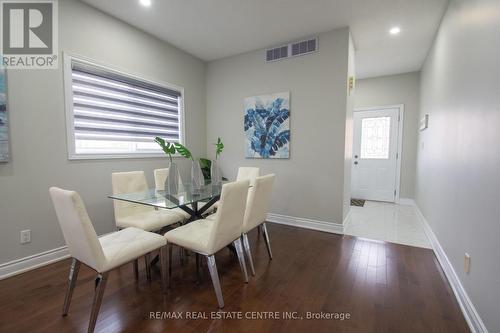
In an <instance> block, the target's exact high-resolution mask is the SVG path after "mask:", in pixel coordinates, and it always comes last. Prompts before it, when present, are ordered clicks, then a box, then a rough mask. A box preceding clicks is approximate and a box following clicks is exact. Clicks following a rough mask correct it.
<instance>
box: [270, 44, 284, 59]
mask: <svg viewBox="0 0 500 333" xmlns="http://www.w3.org/2000/svg"><path fill="white" fill-rule="evenodd" d="M283 58H288V45H285V46H280V47H275V48H274V49H269V50H267V51H266V61H275V60H279V59H283Z"/></svg>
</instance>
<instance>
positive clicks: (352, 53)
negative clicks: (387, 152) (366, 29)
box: [342, 34, 356, 222]
mask: <svg viewBox="0 0 500 333" xmlns="http://www.w3.org/2000/svg"><path fill="white" fill-rule="evenodd" d="M355 58H356V50H355V48H354V41H353V39H352V36H351V35H350V34H349V54H348V60H347V80H349V78H353V84H354V82H355V77H356V59H355ZM347 82H349V81H347ZM346 96H347V100H346V120H345V147H344V203H343V207H342V221H345V222H347V221H346V218H347V217H348V215H349V212H350V210H351V182H352V179H351V178H352V167H351V166H352V145H353V141H354V137H353V135H354V134H353V126H354V125H353V111H354V101H355V98H356V89H355V85H353V88H352V89H350V88H349V85H347V92H346Z"/></svg>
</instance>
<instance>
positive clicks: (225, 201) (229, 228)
mask: <svg viewBox="0 0 500 333" xmlns="http://www.w3.org/2000/svg"><path fill="white" fill-rule="evenodd" d="M249 184H250V183H249V181H248V180H242V181H237V182H232V183H227V184H224V185H222V192H221V196H220V201H219V207H218V209H217V213H216V215H215V221H214V223H215V227H214V228H213V229H212V231H211V234H210V236H209V238H208V247H209V249H211V251H212V253H215V252H217V251H219V250H220V249H222V248H223V247H224V246H227V245H228V244H230V243H231V242H232V241H234V240H235V239H237V238H238V237H240V236H241V231H242V227H243V217H244V216H245V207H246V201H247V193H248V187H249ZM212 253H208V254H212Z"/></svg>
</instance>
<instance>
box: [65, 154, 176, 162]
mask: <svg viewBox="0 0 500 333" xmlns="http://www.w3.org/2000/svg"><path fill="white" fill-rule="evenodd" d="M143 158H166V159H168V156H167V155H165V154H164V153H160V154H155V153H149V154H148V153H144V154H140V153H139V154H138V153H136V154H70V155H69V156H68V160H70V161H78V160H114V159H143ZM172 158H175V159H178V158H184V157H182V156H180V155H177V156H172Z"/></svg>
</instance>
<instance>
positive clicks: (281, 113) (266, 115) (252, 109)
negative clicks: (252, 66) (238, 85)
mask: <svg viewBox="0 0 500 333" xmlns="http://www.w3.org/2000/svg"><path fill="white" fill-rule="evenodd" d="M244 129H245V137H246V151H245V157H247V158H289V157H290V147H289V145H290V93H289V92H284V93H278V94H273V95H262V96H255V97H248V98H245V118H244Z"/></svg>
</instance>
